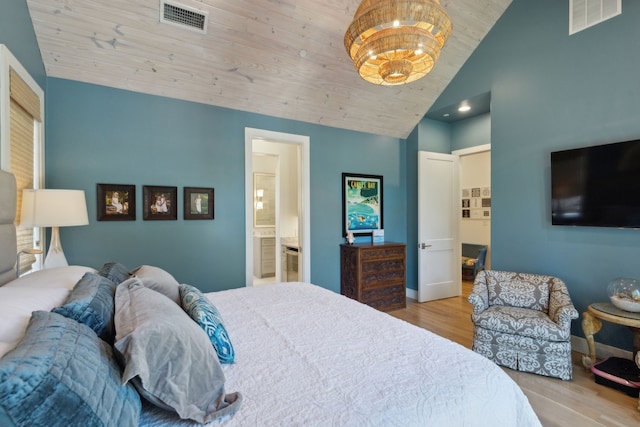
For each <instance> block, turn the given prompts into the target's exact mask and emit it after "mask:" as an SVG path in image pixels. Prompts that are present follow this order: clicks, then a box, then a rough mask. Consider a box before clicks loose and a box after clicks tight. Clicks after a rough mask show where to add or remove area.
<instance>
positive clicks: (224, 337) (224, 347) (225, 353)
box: [180, 284, 236, 363]
mask: <svg viewBox="0 0 640 427" xmlns="http://www.w3.org/2000/svg"><path fill="white" fill-rule="evenodd" d="M180 304H181V305H182V309H183V310H184V311H185V312H186V313H187V314H188V315H189V317H191V318H192V319H193V320H194V321H195V322H196V323H197V324H198V325H200V327H201V328H202V329H204V331H205V332H206V333H207V335H208V336H209V340H210V341H211V344H213V348H215V349H216V353H217V354H218V359H220V363H233V361H234V359H235V357H236V354H235V351H234V350H233V345H232V344H231V340H230V339H229V334H228V333H227V330H226V328H225V327H224V324H223V323H222V316H220V313H218V309H217V308H216V307H215V306H214V305H213V304H212V303H211V301H209V300H208V299H207V297H205V296H204V295H203V294H202V292H200V290H199V289H198V288H196V287H194V286H191V285H185V284H181V285H180Z"/></svg>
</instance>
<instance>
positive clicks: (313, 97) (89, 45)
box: [27, 0, 511, 138]
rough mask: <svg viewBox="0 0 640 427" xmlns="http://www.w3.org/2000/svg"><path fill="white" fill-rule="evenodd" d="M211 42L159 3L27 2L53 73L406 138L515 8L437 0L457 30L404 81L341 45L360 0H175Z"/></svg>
mask: <svg viewBox="0 0 640 427" xmlns="http://www.w3.org/2000/svg"><path fill="white" fill-rule="evenodd" d="M177 2H179V3H181V4H183V5H185V6H188V7H193V8H196V9H198V10H201V11H204V12H207V13H208V19H209V22H208V27H207V29H206V30H207V32H206V34H200V33H197V32H195V31H191V30H188V29H183V28H179V27H176V26H173V25H168V24H164V23H160V20H159V16H160V12H159V11H160V0H135V1H132V0H27V5H28V7H29V12H30V14H31V18H32V20H33V25H34V28H35V33H36V37H37V40H38V43H39V46H40V50H41V53H42V60H43V62H44V66H45V69H46V72H47V75H48V76H49V77H58V78H63V79H69V80H76V81H81V82H87V83H93V84H97V85H104V86H109V87H114V88H119V89H126V90H131V91H135V92H142V93H147V94H153V95H160V96H166V97H170V98H176V99H183V100H188V101H193V102H199V103H204V104H211V105H216V106H220V107H226V108H232V109H235V110H241V111H248V112H253V113H259V114H266V115H269V116H274V117H280V118H286V119H292V120H299V121H302V122H307V123H315V124H320V125H325V126H332V127H336V128H342V129H350V130H355V131H362V132H369V133H373V134H378V135H387V136H392V137H397V138H406V137H407V136H408V135H409V133H410V132H411V131H412V130H413V129H414V127H415V126H416V124H417V123H418V122H419V121H420V119H422V117H423V116H424V115H425V113H426V112H427V110H428V109H429V108H430V106H431V105H432V104H433V102H435V100H436V99H437V97H438V96H439V95H440V93H441V92H442V91H443V90H444V88H445V87H446V86H447V84H448V83H449V82H450V81H451V79H452V78H453V77H454V76H455V74H456V73H457V71H458V70H459V69H460V67H461V66H462V65H463V64H464V62H465V61H466V60H467V58H468V57H469V56H470V55H471V53H472V52H473V50H474V49H475V48H476V46H477V45H478V43H479V42H480V41H481V40H482V38H483V37H484V36H485V35H486V33H487V32H488V31H489V30H490V29H491V27H492V26H493V24H494V23H495V22H496V20H497V19H498V18H499V17H500V16H501V15H502V13H503V12H504V10H505V9H506V8H507V7H508V6H509V4H510V3H511V0H442V2H441V4H442V7H443V8H444V9H445V11H446V12H447V13H448V14H449V16H450V17H451V19H452V21H453V33H452V35H451V37H450V39H449V41H448V42H447V44H446V45H445V48H444V50H443V51H442V54H441V56H440V59H439V60H438V62H437V63H436V66H435V68H434V70H433V71H432V72H431V73H430V74H429V75H428V76H427V77H425V78H423V79H421V80H418V81H416V82H413V83H411V84H408V85H402V86H394V87H381V86H375V85H372V84H370V83H367V82H365V81H364V80H362V79H361V78H360V77H359V76H358V74H357V72H356V71H355V70H354V68H353V64H352V63H351V60H350V59H349V57H348V55H347V53H346V51H345V49H344V44H343V37H344V32H345V30H346V29H347V27H348V26H349V24H350V22H351V21H352V19H353V14H354V13H355V11H356V9H357V7H358V5H359V3H360V0H321V1H318V0H232V1H230V0H225V1H223V0H177Z"/></svg>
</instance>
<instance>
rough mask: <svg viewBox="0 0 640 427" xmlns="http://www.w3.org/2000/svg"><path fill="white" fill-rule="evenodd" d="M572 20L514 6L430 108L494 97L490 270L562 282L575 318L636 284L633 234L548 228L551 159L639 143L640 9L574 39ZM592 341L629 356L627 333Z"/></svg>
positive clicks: (537, 6) (556, 7)
mask: <svg viewBox="0 0 640 427" xmlns="http://www.w3.org/2000/svg"><path fill="white" fill-rule="evenodd" d="M568 21H569V18H568V8H567V3H566V2H559V1H556V0H539V1H536V2H531V1H527V0H515V1H514V2H513V3H512V5H511V6H510V7H509V8H508V9H507V11H506V13H505V14H504V15H503V17H502V18H501V19H500V20H499V21H498V22H497V23H496V25H495V26H494V28H493V29H492V30H491V32H490V33H489V34H488V35H487V37H486V38H485V39H484V40H483V41H482V43H481V44H480V46H479V47H478V49H476V51H475V52H474V53H473V55H472V56H471V57H470V58H469V60H468V61H467V62H466V64H465V65H464V67H463V68H462V69H461V70H460V72H459V73H458V75H457V76H456V77H455V79H454V80H453V81H452V82H451V83H450V85H449V86H448V87H447V89H446V90H445V92H444V93H443V94H442V95H441V97H440V98H439V99H438V101H437V102H436V103H435V104H434V106H433V110H438V109H440V108H443V107H445V106H448V105H452V104H454V103H456V102H458V101H461V100H463V99H465V98H466V97H469V96H472V95H473V94H477V93H483V92H486V91H490V92H491V147H492V151H491V169H492V174H491V182H492V215H493V217H492V236H491V243H492V247H493V258H492V264H493V267H494V268H496V269H504V270H516V271H527V272H537V273H546V274H551V275H555V276H558V277H560V278H562V279H563V280H564V281H565V282H566V283H567V285H568V287H569V291H570V293H571V297H572V299H573V301H574V303H575V304H576V307H577V309H578V311H579V312H583V311H584V310H585V309H586V307H587V305H588V304H590V303H592V302H596V301H606V300H607V293H606V284H607V283H608V282H609V281H610V280H611V279H613V278H615V277H618V276H631V277H640V264H639V263H638V259H640V234H639V233H640V231H635V230H618V229H604V228H602V229H599V228H589V227H586V228H585V227H580V228H572V227H559V226H551V221H550V185H549V184H550V175H549V168H550V165H549V153H550V152H551V151H556V150H562V149H567V148H573V147H579V146H587V145H596V144H604V143H610V142H616V141H624V140H629V139H638V138H640V120H638V113H637V100H638V99H640V84H638V72H637V70H638V69H640V56H638V55H637V51H638V41H639V40H640V26H638V22H640V2H630V1H627V2H624V9H623V13H622V15H620V16H618V17H615V18H613V19H611V20H609V21H606V22H604V23H601V24H599V25H597V26H595V27H592V28H589V29H587V30H585V31H582V32H580V33H577V34H575V35H573V36H569V35H568ZM541 23H544V31H541V26H540V25H541ZM630 197H637V195H630ZM572 332H573V333H574V334H576V335H580V336H582V335H583V334H582V329H581V327H580V322H579V321H574V322H573V331H572ZM596 339H597V341H599V342H604V343H607V344H610V345H615V346H617V347H621V348H626V349H631V345H630V344H631V333H630V331H628V330H627V329H626V328H624V327H616V326H615V325H611V324H608V323H605V324H604V326H603V329H602V331H601V332H600V333H598V335H597V336H596Z"/></svg>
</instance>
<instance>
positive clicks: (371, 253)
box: [360, 246, 405, 263]
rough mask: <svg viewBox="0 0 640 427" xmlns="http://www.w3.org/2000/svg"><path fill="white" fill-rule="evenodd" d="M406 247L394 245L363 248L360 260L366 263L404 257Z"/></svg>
mask: <svg viewBox="0 0 640 427" xmlns="http://www.w3.org/2000/svg"><path fill="white" fill-rule="evenodd" d="M404 257H405V248H404V247H403V246H392V247H388V248H385V247H379V248H378V247H372V248H367V249H364V250H362V252H361V253H360V260H361V261H362V262H363V263H365V262H367V261H377V260H380V259H390V258H398V259H404Z"/></svg>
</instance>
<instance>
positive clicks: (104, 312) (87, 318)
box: [51, 273, 116, 344]
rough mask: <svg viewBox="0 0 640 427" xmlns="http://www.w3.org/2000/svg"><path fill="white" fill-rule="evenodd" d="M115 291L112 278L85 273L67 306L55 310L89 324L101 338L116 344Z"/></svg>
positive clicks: (75, 287)
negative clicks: (114, 321)
mask: <svg viewBox="0 0 640 427" xmlns="http://www.w3.org/2000/svg"><path fill="white" fill-rule="evenodd" d="M115 292H116V285H115V284H114V283H113V282H112V281H111V280H109V279H107V278H105V277H102V276H100V275H97V274H94V273H85V274H84V276H82V278H81V279H80V280H79V281H78V283H76V285H75V286H74V288H73V289H72V290H71V293H70V294H69V297H68V298H67V300H66V301H65V303H64V305H63V306H61V307H56V308H54V309H53V310H51V311H53V312H54V313H58V314H62V315H63V316H64V317H68V318H69V319H73V320H75V321H77V322H80V323H82V324H84V325H87V326H88V327H90V328H91V329H93V331H94V332H95V333H96V334H97V335H98V336H99V337H100V338H102V339H103V340H105V341H106V342H108V343H109V344H113V340H114V336H115V329H114V326H113V313H114V310H115V307H114V303H113V297H114V295H115Z"/></svg>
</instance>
